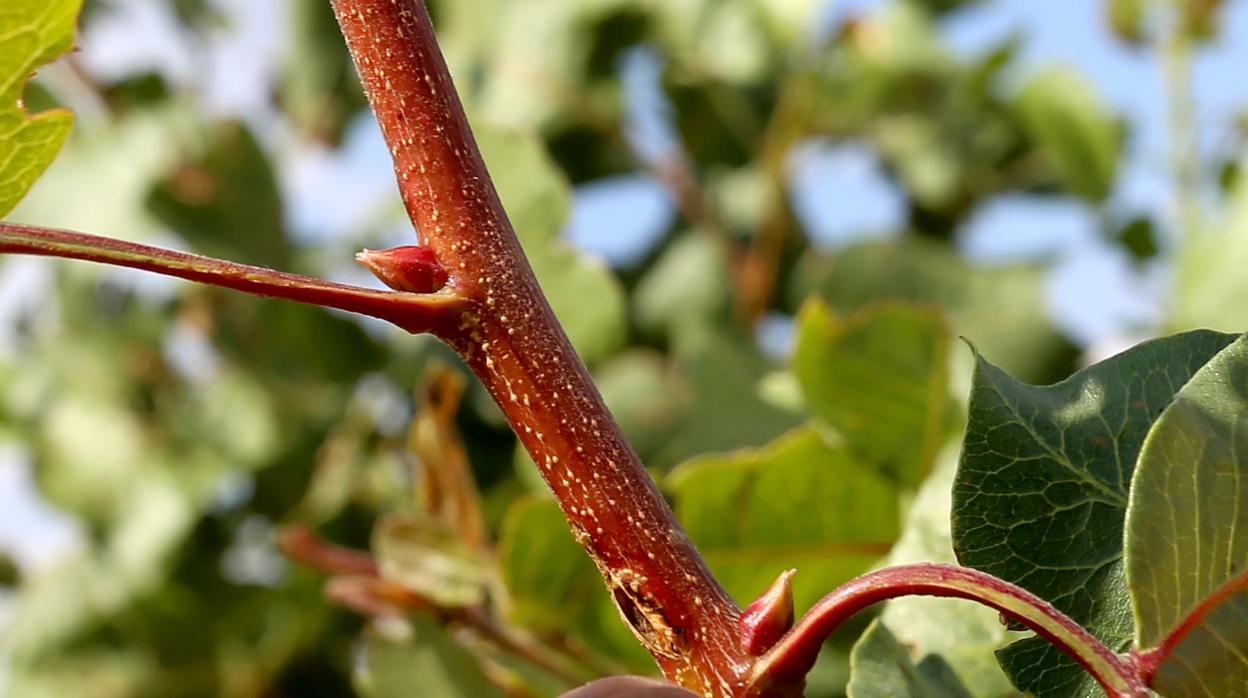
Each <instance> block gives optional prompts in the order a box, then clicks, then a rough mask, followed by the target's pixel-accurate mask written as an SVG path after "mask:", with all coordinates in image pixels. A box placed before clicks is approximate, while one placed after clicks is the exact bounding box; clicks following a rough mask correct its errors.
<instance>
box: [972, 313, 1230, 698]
mask: <svg viewBox="0 0 1248 698" xmlns="http://www.w3.org/2000/svg"><path fill="white" fill-rule="evenodd" d="M1233 340H1234V336H1232V335H1223V334H1218V333H1215V332H1208V331H1197V332H1190V333H1187V334H1182V335H1177V336H1175V337H1169V338H1166V339H1160V340H1155V341H1152V342H1146V343H1144V344H1141V345H1139V346H1137V347H1135V348H1133V349H1131V350H1129V351H1127V352H1125V353H1123V354H1120V355H1118V356H1116V357H1113V358H1111V359H1109V360H1107V361H1104V362H1102V363H1100V364H1097V365H1095V366H1092V367H1090V368H1087V369H1084V370H1082V371H1080V372H1079V373H1077V374H1075V375H1074V376H1072V377H1070V378H1069V379H1067V380H1065V381H1062V382H1061V383H1058V384H1056V385H1053V386H1048V387H1037V386H1031V385H1026V384H1024V383H1021V382H1019V381H1017V380H1015V379H1013V378H1011V377H1010V376H1009V375H1007V374H1006V373H1005V372H1004V371H1002V370H1000V369H998V368H996V367H995V366H993V365H992V364H990V363H988V362H987V361H985V360H984V359H983V358H982V357H981V358H979V359H978V366H977V368H976V372H975V378H974V386H973V389H972V393H971V403H970V408H969V424H968V428H967V435H966V441H965V443H964V446H963V452H962V459H961V464H960V466H959V469H958V474H957V477H956V479H955V483H954V501H953V541H954V548H955V549H956V550H957V551H958V558H959V560H960V561H961V562H962V563H963V564H965V565H968V566H970V567H975V568H977V569H980V570H983V571H985V572H989V573H991V574H994V575H996V576H998V577H1001V578H1002V579H1006V580H1008V581H1011V582H1015V583H1017V584H1020V585H1022V586H1023V587H1026V588H1028V589H1030V590H1031V591H1033V592H1035V593H1036V594H1038V595H1039V596H1041V597H1042V598H1045V599H1047V600H1049V601H1050V602H1052V603H1053V604H1054V605H1055V606H1057V607H1058V608H1059V609H1061V610H1062V611H1063V612H1065V613H1067V614H1068V615H1070V616H1071V617H1072V618H1074V620H1075V621H1077V622H1079V623H1081V624H1083V625H1084V626H1085V627H1087V628H1088V629H1089V630H1091V631H1092V633H1093V634H1095V635H1096V636H1097V637H1099V638H1100V639H1101V640H1102V641H1103V642H1105V643H1106V644H1107V645H1108V646H1110V647H1111V648H1112V649H1115V650H1123V649H1125V648H1126V646H1127V645H1128V644H1129V643H1130V641H1131V638H1132V636H1133V633H1132V621H1131V615H1130V609H1129V603H1130V602H1129V599H1128V596H1127V589H1126V582H1125V575H1124V569H1123V562H1122V534H1123V529H1124V525H1125V514H1126V506H1127V492H1128V488H1129V487H1130V484H1131V476H1132V474H1133V472H1134V467H1135V462H1136V458H1137V456H1138V455H1139V452H1140V448H1141V446H1142V445H1143V442H1144V437H1145V435H1146V434H1147V433H1148V429H1149V427H1150V426H1151V425H1152V423H1153V420H1154V419H1155V418H1156V417H1157V416H1158V415H1159V414H1160V413H1161V411H1162V410H1163V409H1165V407H1166V405H1168V404H1169V403H1170V401H1171V400H1172V399H1173V398H1174V395H1175V394H1176V393H1177V392H1178V391H1179V389H1180V388H1182V387H1183V385H1184V384H1185V383H1187V381H1188V380H1189V379H1190V378H1191V377H1192V375H1193V374H1195V373H1196V371H1197V370H1198V369H1199V368H1200V367H1201V366H1203V365H1204V364H1205V363H1206V362H1208V361H1209V360H1210V359H1211V358H1212V357H1213V356H1214V355H1215V354H1217V352H1219V351H1221V350H1222V349H1223V348H1225V347H1226V346H1227V345H1228V344H1230V343H1231V342H1232V341H1233ZM1001 660H1002V665H1003V667H1005V669H1006V671H1007V673H1009V674H1010V675H1011V678H1012V680H1013V681H1014V682H1015V685H1016V686H1018V687H1019V688H1021V689H1023V690H1027V691H1031V692H1033V693H1035V694H1036V695H1038V696H1075V695H1088V694H1090V693H1091V694H1095V692H1096V691H1099V689H1097V688H1096V687H1095V684H1094V683H1092V682H1091V679H1090V678H1089V677H1087V675H1086V674H1085V673H1084V672H1083V671H1082V670H1081V669H1079V667H1078V666H1076V665H1075V664H1074V662H1073V661H1071V660H1068V659H1066V657H1065V655H1062V654H1061V653H1060V652H1059V651H1058V650H1056V649H1054V648H1052V647H1051V646H1049V645H1048V644H1047V642H1045V641H1043V640H1039V639H1031V640H1024V641H1021V642H1019V643H1015V644H1014V645H1011V646H1010V647H1009V648H1006V649H1005V650H1003V651H1002V653H1001Z"/></svg>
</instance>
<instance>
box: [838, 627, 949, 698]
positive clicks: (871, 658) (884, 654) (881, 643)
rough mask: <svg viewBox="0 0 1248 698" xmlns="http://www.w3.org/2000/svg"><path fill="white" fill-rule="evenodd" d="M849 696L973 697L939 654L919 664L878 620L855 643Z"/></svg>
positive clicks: (851, 697)
mask: <svg viewBox="0 0 1248 698" xmlns="http://www.w3.org/2000/svg"><path fill="white" fill-rule="evenodd" d="M849 662H850V672H851V674H850V681H849V687H848V689H847V693H848V695H849V698H971V694H970V693H969V692H967V690H966V687H965V686H963V685H962V682H961V681H959V680H958V677H957V675H956V674H954V673H953V669H951V668H950V667H949V665H948V664H947V663H946V662H945V661H944V659H942V658H941V657H940V656H939V655H928V656H927V657H924V658H923V659H922V660H920V661H919V662H918V663H917V664H916V663H915V662H914V661H913V660H912V659H911V658H910V653H909V651H907V650H906V647H905V646H904V645H902V644H901V643H900V642H898V641H897V638H895V637H893V634H892V633H890V632H889V631H888V627H887V626H885V625H884V624H883V623H881V622H879V621H878V620H877V621H875V622H873V623H872V624H871V627H870V628H868V629H867V632H865V633H863V635H862V638H861V639H859V640H858V643H857V644H856V645H854V652H853V654H852V655H851V656H850V659H849Z"/></svg>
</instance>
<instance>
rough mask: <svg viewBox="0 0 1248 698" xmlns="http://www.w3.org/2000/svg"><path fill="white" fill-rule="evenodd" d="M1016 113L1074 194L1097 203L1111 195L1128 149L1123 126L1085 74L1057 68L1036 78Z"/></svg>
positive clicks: (1028, 86)
mask: <svg viewBox="0 0 1248 698" xmlns="http://www.w3.org/2000/svg"><path fill="white" fill-rule="evenodd" d="M1015 108H1016V109H1017V110H1018V117H1019V120H1020V121H1021V122H1022V124H1023V127H1024V128H1025V129H1027V132H1028V133H1029V134H1030V135H1031V137H1032V138H1033V139H1035V141H1036V142H1037V143H1038V144H1039V145H1040V148H1041V152H1043V153H1044V154H1045V156H1047V159H1048V161H1049V163H1050V164H1051V165H1052V166H1053V168H1054V169H1056V170H1057V173H1058V174H1059V175H1060V176H1061V178H1062V180H1063V182H1064V183H1065V184H1066V187H1067V188H1068V189H1069V190H1070V191H1072V192H1074V193H1075V194H1078V195H1079V196H1082V197H1085V198H1087V199H1090V200H1092V201H1100V200H1102V199H1104V198H1105V197H1106V196H1108V195H1109V192H1110V191H1111V190H1112V189H1113V186H1114V176H1115V174H1116V171H1117V168H1118V156H1119V153H1120V151H1121V149H1122V143H1123V128H1122V123H1121V122H1120V121H1119V120H1118V119H1117V117H1115V116H1114V114H1113V113H1112V112H1111V111H1110V108H1109V106H1108V105H1106V104H1105V103H1104V102H1103V101H1102V100H1101V98H1100V96H1099V95H1098V94H1097V93H1096V90H1095V88H1094V87H1093V86H1092V85H1090V84H1088V81H1087V80H1086V79H1085V78H1084V77H1083V76H1082V75H1081V74H1079V73H1077V72H1074V71H1071V70H1067V69H1061V68H1053V69H1049V70H1046V71H1043V72H1041V73H1039V74H1037V75H1035V76H1034V77H1032V78H1031V79H1030V80H1029V81H1028V82H1027V84H1026V85H1025V86H1024V87H1023V90H1022V92H1021V93H1020V94H1019V95H1018V97H1017V99H1016V102H1015Z"/></svg>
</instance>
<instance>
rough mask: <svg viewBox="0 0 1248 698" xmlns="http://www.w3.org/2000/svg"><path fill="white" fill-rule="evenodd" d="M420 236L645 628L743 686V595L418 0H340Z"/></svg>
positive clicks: (574, 516) (520, 423) (718, 684)
mask: <svg viewBox="0 0 1248 698" xmlns="http://www.w3.org/2000/svg"><path fill="white" fill-rule="evenodd" d="M333 5H334V10H335V12H336V13H337V15H338V22H339V24H340V25H341V26H342V30H343V34H344V36H345V37H346V40H347V46H348V47H349V49H350V50H351V54H352V57H353V58H354V60H355V64H356V67H357V69H358V70H359V72H360V75H361V77H362V79H363V81H364V87H365V91H366V93H367V95H368V98H369V102H370V103H371V104H372V107H373V111H374V112H375V113H376V115H377V120H378V122H379V123H380V124H381V130H382V133H383V135H384V136H385V139H386V142H387V144H388V145H389V147H390V153H391V155H392V156H393V157H394V161H395V171H396V174H397V176H398V180H399V188H400V192H401V193H402V196H403V201H404V204H405V205H406V207H407V211H408V213H409V215H410V216H411V218H412V220H413V222H415V223H416V225H417V227H418V228H419V229H420V233H421V238H422V242H423V244H424V245H426V246H428V247H429V248H431V249H433V250H434V252H435V253H436V254H437V257H438V259H439V260H440V261H441V262H442V263H443V264H444V265H445V266H446V268H447V269H448V270H449V271H450V274H451V277H450V280H449V282H448V285H447V288H449V289H452V290H453V291H454V293H455V294H456V295H458V296H460V297H463V298H465V299H467V300H468V301H469V302H470V303H471V304H472V307H471V310H470V312H468V313H467V314H466V315H465V317H464V321H463V323H462V325H461V326H460V327H458V328H456V329H455V330H454V331H449V332H439V336H441V337H442V338H443V339H444V340H445V341H446V342H447V343H448V344H450V345H451V346H452V347H454V348H455V349H456V350H457V351H458V352H459V353H460V354H461V355H462V356H463V357H464V359H465V361H466V362H467V363H468V365H469V366H470V367H471V368H472V369H473V371H474V372H475V373H476V374H477V375H478V376H479V377H480V379H481V381H482V383H483V384H484V385H485V387H486V388H487V389H488V390H489V391H490V393H491V394H492V395H493V396H494V399H495V400H496V401H497V402H498V404H499V406H500V407H501V408H502V409H503V412H504V413H506V415H507V418H508V420H509V421H510V422H511V425H512V427H513V428H514V429H515V431H516V433H517V435H518V436H519V437H520V440H521V442H522V443H523V444H524V446H525V447H526V448H527V449H528V451H529V453H530V455H532V457H533V460H534V462H535V463H537V464H538V469H539V470H540V471H541V474H542V476H543V477H544V478H545V479H546V482H547V483H548V484H549V485H550V488H551V490H553V491H554V493H555V497H556V498H557V499H558V501H559V504H560V506H561V507H562V509H563V511H564V513H565V515H566V516H567V517H568V522H569V525H570V526H571V528H572V532H573V534H574V535H575V536H576V539H577V541H578V542H580V544H581V545H582V547H584V548H585V550H586V552H588V553H589V555H590V556H591V557H592V558H593V560H594V562H595V563H596V564H597V565H598V568H599V571H600V572H601V573H602V575H603V578H604V580H605V582H606V584H607V587H608V589H609V590H610V591H611V593H612V596H613V598H614V599H615V601H616V603H617V605H618V606H619V607H620V611H621V614H622V615H623V617H624V618H625V620H626V621H627V622H628V624H629V625H630V627H632V629H633V631H634V633H635V634H636V635H637V637H638V639H639V640H640V641H641V642H642V644H644V645H645V646H646V648H647V649H648V650H649V651H650V653H651V654H652V655H653V656H654V657H655V659H656V660H657V661H658V663H659V666H660V667H661V668H662V670H663V673H664V674H665V675H666V676H667V677H668V678H669V679H671V680H673V681H675V682H677V683H679V684H682V685H685V686H687V687H690V688H693V689H694V690H697V691H700V692H701V693H703V694H704V695H734V694H736V693H737V691H738V690H739V684H740V680H741V678H742V676H743V674H744V672H745V670H746V667H747V666H748V663H749V662H748V658H746V657H745V656H744V655H743V653H742V652H741V650H740V649H739V647H738V643H737V632H736V625H737V617H738V616H739V614H740V609H739V608H738V607H737V605H736V604H735V603H734V602H733V601H732V599H731V598H730V597H729V596H728V594H727V593H726V592H725V591H724V590H723V588H722V587H721V586H720V585H719V583H718V582H716V581H715V579H714V577H713V576H712V575H711V573H710V571H709V569H708V568H707V566H706V564H705V562H704V561H703V560H702V558H701V556H699V555H698V552H697V550H696V549H695V548H694V546H693V545H692V543H691V542H690V541H689V539H688V537H687V536H686V535H685V532H684V530H683V529H682V528H681V527H680V525H679V523H677V521H676V519H675V516H674V515H673V514H672V511H671V509H670V508H669V507H668V506H667V503H666V502H665V501H664V500H663V497H662V495H661V494H660V493H659V490H658V488H657V487H656V486H655V485H654V483H653V482H652V481H651V480H650V478H649V476H648V475H647V474H646V471H645V469H644V468H643V467H642V464H641V462H640V460H639V459H638V457H637V455H636V453H634V452H633V450H632V448H631V447H630V446H629V445H628V443H627V442H626V441H625V439H624V437H623V435H622V434H621V432H620V430H619V428H618V426H617V425H616V423H615V421H614V420H613V419H612V417H611V415H610V413H609V412H608V411H607V409H606V406H605V405H604V404H603V402H602V398H601V397H600V396H599V394H598V391H597V389H596V388H595V387H594V384H593V382H592V381H591V380H590V377H589V373H588V371H587V370H586V369H585V366H584V364H583V363H582V362H581V361H580V359H579V358H578V357H577V355H576V353H575V351H574V350H573V349H572V346H571V344H570V343H569V342H568V339H567V337H566V336H565V335H564V333H563V330H562V329H561V328H560V326H559V323H558V322H557V321H556V319H555V316H554V314H553V313H552V312H551V309H550V306H549V305H548V304H547V302H546V300H545V298H544V297H543V295H542V293H541V291H540V289H539V288H538V285H537V281H536V279H535V278H534V276H533V272H532V270H531V269H530V268H529V265H528V262H527V261H526V259H525V257H524V253H523V251H522V250H521V248H520V244H519V242H518V240H517V239H516V236H515V233H514V232H513V231H512V228H511V224H510V222H509V221H508V219H507V216H506V214H505V213H504V212H503V208H502V205H501V203H500V202H499V199H498V194H497V193H496V192H495V190H494V187H493V184H492V183H491V181H490V177H489V174H488V172H487V171H486V168H485V163H484V162H483V161H482V159H481V154H480V152H479V151H478V149H477V145H476V142H475V141H474V139H473V137H472V133H471V130H470V128H469V125H468V120H467V118H466V117H465V115H464V110H463V107H462V106H461V104H460V102H459V99H458V97H457V96H456V93H455V89H454V86H453V85H452V83H451V78H450V74H449V72H448V71H447V68H446V64H445V62H444V60H443V59H442V56H441V53H440V52H439V50H438V46H437V42H436V39H435V37H434V32H433V27H432V25H431V23H430V21H429V16H428V13H427V12H426V10H425V8H424V6H423V4H422V3H421V2H420V1H419V0H333Z"/></svg>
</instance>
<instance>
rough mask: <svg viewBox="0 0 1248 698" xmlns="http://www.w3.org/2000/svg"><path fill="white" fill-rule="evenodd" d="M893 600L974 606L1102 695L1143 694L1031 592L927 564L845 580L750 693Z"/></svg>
mask: <svg viewBox="0 0 1248 698" xmlns="http://www.w3.org/2000/svg"><path fill="white" fill-rule="evenodd" d="M899 596H944V597H953V598H961V599H969V600H971V601H977V602H979V603H981V604H983V605H985V606H988V607H990V608H993V609H996V610H997V611H1000V612H1001V613H1002V614H1004V615H1006V616H1007V617H1009V618H1011V619H1013V620H1016V621H1019V622H1021V623H1023V624H1024V625H1026V626H1027V627H1028V628H1030V629H1031V630H1033V631H1035V632H1036V634H1037V635H1040V636H1041V637H1044V638H1045V639H1047V640H1049V641H1050V642H1052V643H1053V644H1054V645H1056V646H1057V647H1058V648H1059V649H1061V650H1062V651H1063V652H1065V653H1066V654H1067V655H1069V656H1070V657H1071V658H1073V659H1074V660H1075V661H1076V662H1078V663H1079V664H1080V665H1081V666H1083V667H1084V668H1085V669H1087V670H1088V672H1089V673H1091V674H1092V676H1093V677H1094V678H1095V679H1096V680H1097V682H1098V683H1100V684H1101V686H1102V687H1103V688H1104V689H1105V692H1106V693H1107V694H1108V695H1109V696H1110V698H1144V697H1145V696H1147V695H1148V692H1147V690H1146V689H1145V687H1144V683H1143V682H1142V681H1141V679H1140V677H1139V675H1138V674H1137V672H1136V670H1135V667H1134V663H1133V662H1132V661H1131V659H1130V658H1127V657H1122V656H1120V655H1117V654H1115V653H1114V652H1113V651H1111V650H1110V649H1109V648H1108V647H1106V646H1105V645H1104V644H1103V643H1102V642H1101V641H1100V640H1098V639H1096V637H1094V636H1093V635H1092V634H1091V633H1089V632H1088V631H1087V630H1085V629H1084V628H1083V626H1081V625H1079V624H1078V623H1076V622H1074V621H1073V620H1071V619H1070V618H1069V617H1068V616H1066V615H1065V614H1063V613H1062V612H1061V611H1059V610H1057V609H1056V608H1054V607H1053V605H1052V604H1050V603H1048V602H1047V601H1045V600H1044V599H1041V598H1040V597H1038V596H1036V595H1035V594H1032V593H1031V592H1029V591H1027V590H1026V589H1023V588H1022V587H1019V586H1016V585H1014V584H1011V583H1009V582H1006V581H1004V580H1001V579H998V578H996V577H993V576H992V575H989V574H987V573H984V572H980V571H978V570H974V569H969V568H965V567H958V566H955V565H942V564H933V563H920V564H914V565H901V566H897V567H887V568H885V569H882V570H876V571H875V572H871V573H868V574H865V575H863V576H861V577H858V578H857V579H854V580H852V581H850V582H847V583H846V584H844V585H843V586H841V587H840V588H839V589H837V590H836V591H834V592H832V593H831V594H828V595H827V596H825V597H823V599H822V600H820V601H819V603H817V604H815V606H814V607H813V608H811V609H810V611H809V612H807V613H806V615H805V616H803V617H802V619H801V620H800V621H798V623H797V625H796V626H794V628H793V629H792V630H791V631H789V633H788V634H787V635H785V636H784V637H783V638H781V639H780V641H779V642H778V643H776V645H775V646H774V647H773V648H772V649H771V650H770V651H769V652H768V653H767V654H766V655H764V656H763V657H762V658H761V659H760V660H759V662H758V664H756V665H755V667H754V675H753V678H752V680H751V688H752V690H753V692H754V693H753V695H770V694H769V693H768V690H769V689H770V687H771V685H772V684H773V683H774V682H779V683H781V684H783V685H787V684H790V683H792V682H793V681H794V680H796V679H797V678H798V677H803V676H805V675H806V674H807V673H808V672H809V671H810V669H811V667H812V666H814V664H815V659H816V657H817V656H818V654H819V649H820V647H822V645H823V641H824V640H825V639H827V637H828V636H829V635H830V634H831V633H832V631H834V630H836V628H837V627H838V626H839V625H840V624H841V623H843V622H844V621H845V620H847V619H848V618H849V617H850V616H852V615H854V614H855V613H857V612H858V611H861V610H862V609H864V608H866V607H868V606H871V605H873V604H876V603H879V602H880V601H886V600H888V599H893V598H897V597H899Z"/></svg>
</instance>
